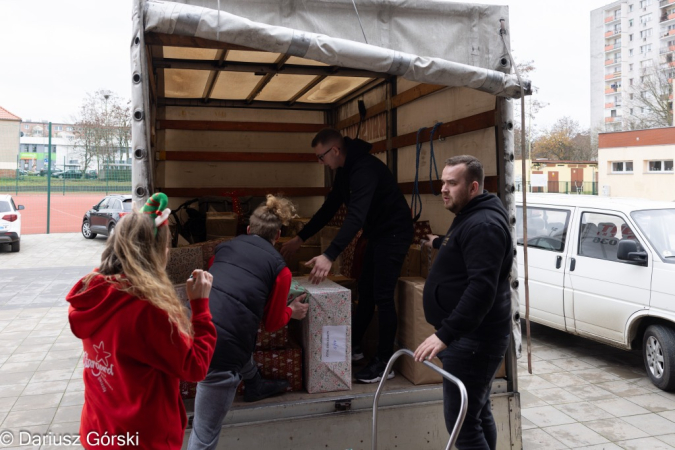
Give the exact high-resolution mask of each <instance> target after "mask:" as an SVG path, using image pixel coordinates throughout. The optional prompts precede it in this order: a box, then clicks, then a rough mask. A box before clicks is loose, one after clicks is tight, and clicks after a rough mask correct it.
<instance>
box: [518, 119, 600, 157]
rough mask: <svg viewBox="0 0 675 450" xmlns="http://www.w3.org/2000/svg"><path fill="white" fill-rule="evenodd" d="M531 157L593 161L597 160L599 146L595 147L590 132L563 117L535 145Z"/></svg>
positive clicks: (574, 121)
mask: <svg viewBox="0 0 675 450" xmlns="http://www.w3.org/2000/svg"><path fill="white" fill-rule="evenodd" d="M531 157H532V159H537V158H544V159H552V160H561V161H593V160H595V159H597V144H595V145H593V142H592V138H591V131H590V130H582V129H581V128H580V127H579V122H577V121H576V120H573V119H572V118H570V117H562V118H560V119H558V121H557V122H556V123H554V124H553V126H551V128H550V129H549V130H546V131H544V132H543V133H542V135H541V136H540V137H539V138H538V139H537V140H536V142H534V143H533V149H532V155H531Z"/></svg>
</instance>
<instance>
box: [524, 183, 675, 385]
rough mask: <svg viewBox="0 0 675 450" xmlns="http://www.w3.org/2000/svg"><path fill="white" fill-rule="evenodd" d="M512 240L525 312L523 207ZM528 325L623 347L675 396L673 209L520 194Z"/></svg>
mask: <svg viewBox="0 0 675 450" xmlns="http://www.w3.org/2000/svg"><path fill="white" fill-rule="evenodd" d="M516 205H517V213H516V221H517V222H516V233H517V242H518V247H520V248H519V249H518V253H517V255H518V276H519V278H520V283H519V285H518V286H519V291H520V298H521V303H520V306H521V314H524V312H525V301H524V300H525V296H524V283H523V276H524V272H523V270H524V265H523V264H524V258H523V252H522V247H521V246H522V245H523V234H524V233H523V226H522V222H523V220H522V202H521V201H520V200H517V202H516ZM527 243H528V270H529V275H528V276H529V291H530V319H531V320H532V321H534V322H537V323H540V324H542V325H546V326H550V327H553V328H557V329H559V330H562V331H566V332H568V333H572V334H576V335H579V336H582V337H585V338H588V339H593V340H595V341H599V342H603V343H605V344H609V345H612V346H615V347H619V348H623V349H626V350H630V349H632V348H641V349H642V354H643V358H644V363H645V369H646V371H647V375H649V378H650V379H651V381H652V383H653V384H654V385H655V386H657V387H659V388H660V389H663V390H675V291H674V290H673V288H672V286H673V285H672V284H670V283H671V282H672V279H673V278H675V207H673V204H672V203H668V202H655V201H649V200H644V199H627V198H609V197H597V196H590V195H588V196H585V195H582V196H580V195H557V194H528V196H527Z"/></svg>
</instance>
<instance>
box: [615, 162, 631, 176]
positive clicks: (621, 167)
mask: <svg viewBox="0 0 675 450" xmlns="http://www.w3.org/2000/svg"><path fill="white" fill-rule="evenodd" d="M612 173H633V161H617V162H613V163H612Z"/></svg>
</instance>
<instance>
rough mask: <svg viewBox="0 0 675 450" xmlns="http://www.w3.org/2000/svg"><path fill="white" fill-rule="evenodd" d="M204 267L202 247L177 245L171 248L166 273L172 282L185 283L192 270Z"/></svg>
mask: <svg viewBox="0 0 675 450" xmlns="http://www.w3.org/2000/svg"><path fill="white" fill-rule="evenodd" d="M203 267H204V257H203V256H202V248H201V247H177V248H171V249H169V261H168V263H167V265H166V274H167V275H168V276H169V280H171V283H172V284H181V283H185V282H186V281H187V279H188V278H190V275H191V274H192V271H193V270H195V269H201V268H203Z"/></svg>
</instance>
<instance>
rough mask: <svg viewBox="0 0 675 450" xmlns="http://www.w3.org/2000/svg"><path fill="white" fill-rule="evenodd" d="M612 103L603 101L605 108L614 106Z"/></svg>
mask: <svg viewBox="0 0 675 450" xmlns="http://www.w3.org/2000/svg"><path fill="white" fill-rule="evenodd" d="M614 106H615V104H614V103H605V108H614Z"/></svg>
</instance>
